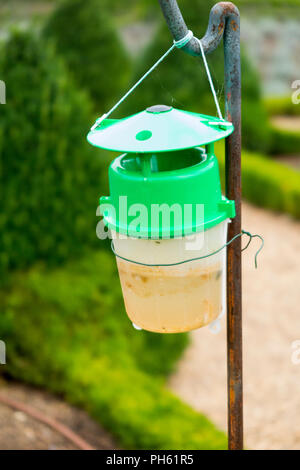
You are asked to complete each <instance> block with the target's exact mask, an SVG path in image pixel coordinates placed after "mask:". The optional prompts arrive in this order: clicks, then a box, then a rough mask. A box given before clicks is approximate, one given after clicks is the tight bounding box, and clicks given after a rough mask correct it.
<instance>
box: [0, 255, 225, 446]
mask: <svg viewBox="0 0 300 470" xmlns="http://www.w3.org/2000/svg"><path fill="white" fill-rule="evenodd" d="M0 338H1V339H2V340H4V341H5V342H6V345H7V355H8V358H7V365H6V366H2V367H1V370H3V371H5V372H7V373H9V374H10V375H12V376H13V377H15V378H18V379H21V380H23V381H26V382H29V383H32V384H35V385H37V386H43V387H46V388H48V389H49V390H51V391H52V392H55V393H59V394H62V395H63V396H64V397H66V399H67V400H69V401H70V402H72V403H74V404H76V405H79V406H81V407H83V408H84V409H86V410H87V411H88V412H89V413H90V414H91V416H93V417H94V418H96V419H97V420H99V421H100V423H101V424H102V425H104V426H105V427H106V428H107V429H108V430H110V431H111V432H112V433H113V434H114V435H115V436H116V438H117V439H118V440H119V443H120V445H121V446H122V447H126V448H130V449H225V448H226V437H225V435H224V434H223V433H222V432H220V431H218V430H217V429H216V428H215V426H214V425H213V424H212V423H211V422H210V421H209V420H208V419H206V418H205V417H204V416H203V415H201V414H198V413H196V412H195V411H193V410H192V409H191V408H190V407H189V406H187V405H185V404H183V403H182V402H181V401H180V400H179V399H178V398H176V397H175V396H174V395H173V394H172V393H171V392H170V391H168V390H167V389H166V388H165V386H164V377H165V375H166V374H167V373H169V372H170V371H171V370H173V367H174V362H175V361H176V360H177V359H178V358H179V357H180V355H181V353H182V351H183V349H184V347H185V346H186V344H187V335H185V334H177V335H176V334H173V335H159V334H155V333H147V332H143V331H141V332H137V331H136V330H134V329H133V328H132V326H131V324H130V321H129V320H128V318H127V316H126V314H125V312H124V308H123V300H122V298H121V292H120V286H119V281H118V280H117V274H116V268H115V261H112V255H110V254H108V253H105V252H102V253H99V252H94V253H91V254H90V256H89V257H87V258H85V259H81V260H79V261H77V262H72V263H70V264H68V266H67V267H66V268H64V269H62V268H60V269H55V270H49V269H47V270H46V269H43V268H41V267H40V268H34V269H31V270H30V271H29V272H28V273H24V274H18V275H16V274H15V275H14V276H13V277H11V278H10V279H9V282H8V285H6V286H5V289H3V290H2V291H1V292H0Z"/></svg>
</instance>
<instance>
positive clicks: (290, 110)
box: [264, 96, 300, 116]
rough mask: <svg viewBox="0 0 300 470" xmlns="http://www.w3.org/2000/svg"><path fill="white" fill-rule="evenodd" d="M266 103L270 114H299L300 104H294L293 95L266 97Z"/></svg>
mask: <svg viewBox="0 0 300 470" xmlns="http://www.w3.org/2000/svg"><path fill="white" fill-rule="evenodd" d="M264 105H265V108H266V110H267V113H268V114H269V115H270V116H278V115H280V114H281V115H286V116H299V115H300V104H298V105H297V104H294V103H293V102H292V99H291V96H274V97H269V98H265V99H264Z"/></svg>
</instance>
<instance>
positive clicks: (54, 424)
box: [0, 394, 94, 450]
mask: <svg viewBox="0 0 300 470" xmlns="http://www.w3.org/2000/svg"><path fill="white" fill-rule="evenodd" d="M0 403H2V404H3V405H6V406H9V407H10V408H13V409H15V410H18V411H22V412H23V413H25V414H27V415H28V416H31V417H32V418H34V419H36V420H37V421H40V422H41V423H43V424H45V425H46V426H48V427H49V428H52V429H53V430H54V431H56V432H58V433H59V434H61V435H62V436H64V437H65V438H66V439H67V440H68V441H70V442H72V443H73V444H74V445H75V446H76V447H77V448H78V449H80V450H94V448H93V447H92V446H90V444H88V443H87V442H86V441H85V440H84V439H82V438H81V437H80V436H78V435H77V434H76V433H75V432H73V431H72V430H71V429H70V428H68V427H67V426H65V425H64V424H62V423H60V422H59V421H56V419H53V418H50V417H49V416H46V415H44V413H42V412H41V411H38V410H36V409H35V408H33V407H32V406H30V405H25V403H21V402H19V401H16V400H13V399H11V398H8V397H5V396H4V395H1V394H0Z"/></svg>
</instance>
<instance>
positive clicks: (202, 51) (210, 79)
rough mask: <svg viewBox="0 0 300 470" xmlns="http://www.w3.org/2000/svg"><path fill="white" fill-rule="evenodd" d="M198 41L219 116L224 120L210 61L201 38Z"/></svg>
mask: <svg viewBox="0 0 300 470" xmlns="http://www.w3.org/2000/svg"><path fill="white" fill-rule="evenodd" d="M198 43H199V46H200V50H201V55H202V59H203V63H204V67H205V70H206V74H207V78H208V81H209V85H210V89H211V92H212V95H213V97H214V100H215V104H216V108H217V112H218V116H219V118H220V119H221V120H222V121H224V119H223V116H222V112H221V109H220V105H219V100H218V97H217V93H216V90H215V87H214V82H213V80H212V78H211V74H210V70H209V67H208V63H207V60H206V57H205V53H204V49H203V46H202V42H201V41H200V39H198Z"/></svg>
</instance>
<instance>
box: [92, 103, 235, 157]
mask: <svg viewBox="0 0 300 470" xmlns="http://www.w3.org/2000/svg"><path fill="white" fill-rule="evenodd" d="M100 121H101V119H100ZM100 121H99V125H98V126H97V121H96V124H95V126H93V128H92V129H93V130H91V132H90V133H89V134H88V137H87V138H88V141H89V142H90V143H91V144H92V145H95V146H96V147H100V148H103V149H106V150H113V151H117V152H134V153H154V152H155V153H158V152H172V151H175V150H184V149H187V148H193V147H198V146H201V145H206V144H210V143H212V142H215V141H217V140H220V139H224V138H225V137H227V136H228V135H229V134H231V133H232V132H233V125H232V123H231V122H228V121H223V120H221V119H218V118H215V117H212V116H206V115H204V114H197V113H190V112H188V111H181V110H179V109H175V108H172V107H169V106H164V105H158V106H152V107H151V108H148V109H146V110H145V111H142V112H140V113H138V114H135V115H133V116H130V117H127V118H125V119H105V120H103V121H101V122H100Z"/></svg>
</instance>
